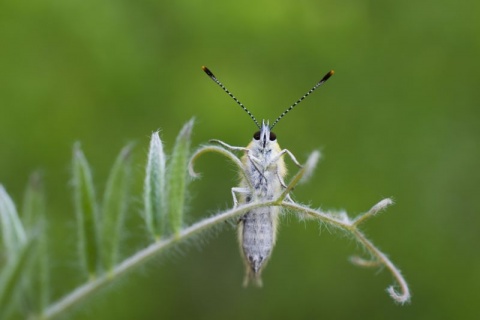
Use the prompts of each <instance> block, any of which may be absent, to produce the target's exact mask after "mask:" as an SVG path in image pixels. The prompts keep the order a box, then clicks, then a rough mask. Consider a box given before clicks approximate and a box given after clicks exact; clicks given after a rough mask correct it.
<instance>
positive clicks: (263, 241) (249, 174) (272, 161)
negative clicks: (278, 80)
mask: <svg viewBox="0 0 480 320" xmlns="http://www.w3.org/2000/svg"><path fill="white" fill-rule="evenodd" d="M202 70H203V71H204V72H205V73H206V74H207V75H208V76H209V77H210V78H211V79H212V80H213V81H214V82H215V83H216V84H218V85H219V86H220V87H221V88H222V89H223V91H225V92H226V93H227V94H228V95H229V96H230V97H231V98H232V99H233V100H235V102H236V103H237V104H238V105H239V106H240V107H241V108H242V109H243V110H244V111H245V112H247V114H248V115H249V116H250V118H252V120H253V122H255V124H256V125H257V127H258V128H259V129H260V131H257V132H256V133H255V134H254V135H253V140H252V142H250V144H249V145H248V146H247V147H246V148H244V147H232V146H230V145H228V144H226V143H224V142H222V141H219V140H212V141H213V142H217V143H220V144H221V145H223V146H224V147H226V148H228V149H230V150H235V151H243V152H245V154H244V156H243V157H242V163H243V173H242V175H241V182H240V186H239V187H236V188H232V196H233V202H234V205H235V206H237V205H238V204H239V203H240V204H247V203H249V202H253V201H255V202H266V201H272V200H275V199H278V198H279V197H280V196H281V194H282V191H283V189H282V188H286V186H285V183H284V181H283V178H284V177H285V175H286V173H287V169H286V167H285V161H284V160H283V155H284V154H287V155H288V156H289V157H290V158H291V159H292V161H293V162H294V163H295V164H296V165H298V166H299V167H301V165H300V164H299V163H298V161H297V159H295V157H294V156H293V154H292V153H291V152H290V151H288V150H287V149H283V150H282V149H280V146H279V145H278V143H277V137H276V135H275V134H274V133H273V132H271V129H273V127H275V125H276V124H277V123H278V121H280V119H282V118H283V117H284V116H285V115H286V114H287V113H288V112H289V111H290V110H292V109H293V108H294V107H295V106H297V105H298V104H299V103H300V102H301V101H302V100H303V99H305V98H306V97H307V96H308V95H309V94H311V93H312V92H313V91H315V90H316V89H317V88H318V87H320V86H321V85H322V84H323V83H324V82H325V81H327V80H328V78H330V77H331V76H332V75H333V70H331V71H330V72H328V73H327V74H326V75H325V76H324V77H323V78H322V79H321V80H320V81H319V82H317V84H316V85H315V86H314V87H313V88H312V89H310V90H309V91H308V92H307V93H306V94H304V95H303V96H302V97H301V98H300V99H298V100H297V101H296V102H295V103H294V104H293V105H291V106H290V107H289V108H287V109H286V110H285V111H284V112H283V113H282V114H280V116H279V117H278V118H277V119H276V120H275V121H274V122H273V124H272V125H271V126H270V125H269V123H268V122H267V123H265V121H263V122H262V126H260V125H259V123H258V122H257V120H256V119H255V117H254V116H253V115H252V114H251V113H250V111H249V110H248V109H247V108H245V106H244V105H243V104H242V103H241V102H240V101H239V100H238V99H237V98H235V97H234V96H233V94H232V93H230V91H228V90H227V88H225V86H224V85H223V84H222V83H221V82H220V81H218V79H217V78H216V77H215V76H214V75H213V73H212V72H211V71H210V70H209V69H208V68H207V67H205V66H203V67H202ZM237 194H239V195H240V197H239V199H237ZM285 199H286V200H287V201H292V200H291V198H290V196H289V195H287V196H286V197H285ZM278 215H279V208H278V207H277V206H270V207H261V208H257V209H253V210H250V211H249V212H247V213H246V214H245V215H244V216H243V217H241V218H240V221H239V226H238V238H239V242H240V246H241V251H242V255H243V258H244V261H245V265H246V268H247V273H246V277H245V281H244V285H247V284H248V282H249V281H250V280H253V281H254V283H255V284H257V285H261V284H262V281H261V278H260V273H261V271H262V269H263V268H264V267H265V265H266V263H267V261H268V259H269V258H270V256H271V254H272V250H273V246H274V245H275V240H276V231H277V220H278Z"/></svg>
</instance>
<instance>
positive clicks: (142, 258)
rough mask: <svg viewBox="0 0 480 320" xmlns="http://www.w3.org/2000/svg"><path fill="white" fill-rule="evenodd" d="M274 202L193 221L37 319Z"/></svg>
mask: <svg viewBox="0 0 480 320" xmlns="http://www.w3.org/2000/svg"><path fill="white" fill-rule="evenodd" d="M275 204H276V203H275V202H274V201H269V202H261V203H251V204H248V205H244V206H240V207H237V208H234V209H231V210H228V211H226V212H223V213H221V214H218V215H215V216H212V217H209V218H206V219H203V220H201V221H200V222H197V223H195V224H194V225H192V226H190V227H188V228H185V229H183V230H181V231H180V233H179V234H178V235H173V236H171V237H169V238H167V239H164V240H160V241H158V242H155V243H152V244H151V245H150V246H148V247H146V248H145V249H142V250H140V251H138V252H137V253H135V254H134V255H133V256H131V257H129V258H127V259H125V260H124V261H123V262H122V263H120V264H118V265H117V266H116V267H115V268H114V269H113V270H112V271H111V272H109V273H106V274H102V275H101V276H99V277H97V278H95V279H94V280H92V281H90V282H88V283H86V284H84V285H82V286H80V287H78V288H77V289H75V290H73V291H72V292H71V293H69V294H68V295H66V296H65V297H63V298H61V299H60V300H59V301H57V302H56V303H53V304H51V305H50V307H49V308H48V309H47V310H45V313H44V314H43V316H42V317H41V319H53V318H55V317H57V316H59V315H60V314H62V313H63V312H65V311H67V310H68V309H70V308H72V307H74V306H75V305H77V304H78V303H80V302H81V301H83V300H85V299H87V298H88V297H90V296H91V295H92V294H93V293H95V292H97V291H98V290H99V289H101V288H103V287H104V286H106V285H107V284H109V283H110V282H113V281H114V280H115V279H117V278H118V277H120V276H122V275H124V274H126V273H128V272H129V271H132V270H134V269H136V268H137V267H140V266H141V265H143V264H144V263H145V262H147V261H148V260H150V259H151V258H153V257H155V256H156V255H157V254H159V253H161V252H162V251H164V250H165V249H167V248H168V247H170V246H172V245H174V244H177V243H178V242H180V241H183V240H185V239H187V238H190V237H192V236H195V235H197V234H199V233H201V232H203V231H205V230H207V229H209V228H211V227H213V226H215V225H217V224H220V223H222V222H224V221H225V220H228V219H230V218H234V217H236V216H239V215H241V214H243V213H245V212H247V211H249V210H252V209H254V208H258V207H267V206H272V205H275Z"/></svg>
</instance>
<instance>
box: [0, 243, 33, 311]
mask: <svg viewBox="0 0 480 320" xmlns="http://www.w3.org/2000/svg"><path fill="white" fill-rule="evenodd" d="M36 243H37V242H36V241H35V240H34V239H29V240H28V241H26V242H25V243H24V244H23V245H22V246H20V247H19V248H18V251H17V255H16V256H15V257H14V258H13V259H12V260H10V261H9V262H8V263H7V265H6V266H5V267H4V268H3V269H2V272H1V274H0V319H6V318H7V317H8V316H9V314H10V312H11V311H12V310H13V307H14V306H15V305H16V302H17V299H18V298H19V297H20V292H21V291H22V290H23V289H24V288H25V286H23V285H22V280H24V276H25V275H26V274H28V271H29V270H28V269H29V267H30V266H31V265H32V263H31V262H32V261H33V260H34V258H35V255H36V252H35V247H36Z"/></svg>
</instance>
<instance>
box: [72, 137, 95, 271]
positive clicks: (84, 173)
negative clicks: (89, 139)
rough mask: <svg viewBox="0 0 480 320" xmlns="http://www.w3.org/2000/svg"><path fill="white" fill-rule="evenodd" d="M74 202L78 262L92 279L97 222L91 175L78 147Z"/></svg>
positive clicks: (76, 149)
mask: <svg viewBox="0 0 480 320" xmlns="http://www.w3.org/2000/svg"><path fill="white" fill-rule="evenodd" d="M73 184H74V201H75V211H76V216H77V226H78V235H79V245H80V260H81V261H82V263H83V265H84V267H85V271H86V273H87V274H88V275H89V276H90V278H94V277H95V275H96V273H97V269H98V267H99V252H98V243H99V235H98V230H99V221H98V214H97V204H96V202H95V191H94V188H93V181H92V174H91V171H90V167H89V165H88V162H87V159H86V158H85V156H84V154H83V152H82V150H81V149H80V145H79V144H76V145H75V146H74V149H73Z"/></svg>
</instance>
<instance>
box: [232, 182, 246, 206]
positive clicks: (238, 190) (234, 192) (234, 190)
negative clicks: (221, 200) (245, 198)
mask: <svg viewBox="0 0 480 320" xmlns="http://www.w3.org/2000/svg"><path fill="white" fill-rule="evenodd" d="M231 190H232V198H233V207H234V208H236V207H237V206H238V199H237V193H240V194H250V189H249V188H242V187H233V188H232V189H231Z"/></svg>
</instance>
